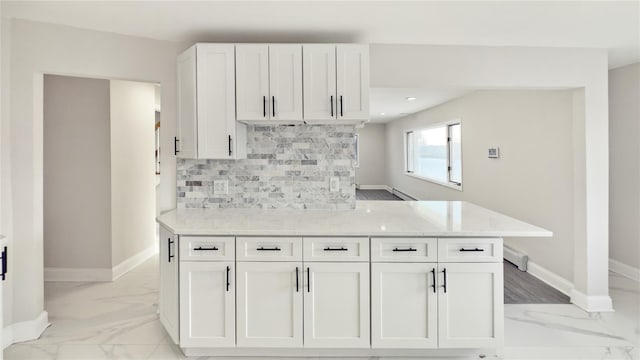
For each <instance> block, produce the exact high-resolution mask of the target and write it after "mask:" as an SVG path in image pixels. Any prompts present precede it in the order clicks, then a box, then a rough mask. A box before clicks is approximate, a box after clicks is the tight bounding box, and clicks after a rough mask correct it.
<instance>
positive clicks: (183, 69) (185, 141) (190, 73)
mask: <svg viewBox="0 0 640 360" xmlns="http://www.w3.org/2000/svg"><path fill="white" fill-rule="evenodd" d="M196 104H197V100H196V47H195V46H192V47H191V48H189V49H188V50H187V51H185V52H183V53H182V54H180V56H178V129H177V130H178V134H177V141H176V142H175V143H174V146H176V147H177V150H178V151H179V152H177V154H176V155H177V156H178V157H180V158H187V159H195V158H197V157H198V154H197V153H196V149H197V146H198V144H197V140H198V121H197V118H196ZM171 150H174V149H171Z"/></svg>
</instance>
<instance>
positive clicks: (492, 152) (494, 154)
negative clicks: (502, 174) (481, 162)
mask: <svg viewBox="0 0 640 360" xmlns="http://www.w3.org/2000/svg"><path fill="white" fill-rule="evenodd" d="M487 156H488V157H489V159H499V158H500V148H499V147H497V146H496V147H490V148H489V150H488V151H487Z"/></svg>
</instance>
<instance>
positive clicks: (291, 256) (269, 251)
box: [236, 237, 302, 261]
mask: <svg viewBox="0 0 640 360" xmlns="http://www.w3.org/2000/svg"><path fill="white" fill-rule="evenodd" d="M236 246H237V248H238V251H237V257H236V259H237V260H238V261H302V238H300V237H238V238H236Z"/></svg>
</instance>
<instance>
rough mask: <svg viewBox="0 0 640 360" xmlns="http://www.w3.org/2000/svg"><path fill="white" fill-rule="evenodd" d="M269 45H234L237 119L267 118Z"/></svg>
mask: <svg viewBox="0 0 640 360" xmlns="http://www.w3.org/2000/svg"><path fill="white" fill-rule="evenodd" d="M268 98H269V46H268V45H261V44H241V45H236V108H237V114H236V115H237V116H236V118H237V119H238V120H266V119H269V111H270V106H269V104H270V102H269V101H268V100H269V99H268Z"/></svg>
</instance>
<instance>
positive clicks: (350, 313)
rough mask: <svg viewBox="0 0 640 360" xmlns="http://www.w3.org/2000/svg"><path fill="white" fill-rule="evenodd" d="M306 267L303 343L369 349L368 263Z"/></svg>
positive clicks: (317, 345)
mask: <svg viewBox="0 0 640 360" xmlns="http://www.w3.org/2000/svg"><path fill="white" fill-rule="evenodd" d="M304 266H305V269H304V270H305V273H304V277H305V288H304V346H305V347H307V348H369V347H370V339H369V337H370V331H369V330H370V328H369V326H370V321H369V317H370V312H369V263H329V262H327V263H305V264H304Z"/></svg>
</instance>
